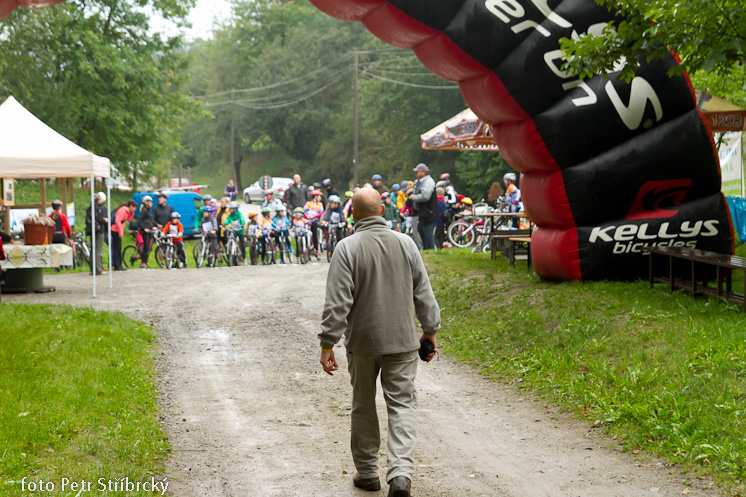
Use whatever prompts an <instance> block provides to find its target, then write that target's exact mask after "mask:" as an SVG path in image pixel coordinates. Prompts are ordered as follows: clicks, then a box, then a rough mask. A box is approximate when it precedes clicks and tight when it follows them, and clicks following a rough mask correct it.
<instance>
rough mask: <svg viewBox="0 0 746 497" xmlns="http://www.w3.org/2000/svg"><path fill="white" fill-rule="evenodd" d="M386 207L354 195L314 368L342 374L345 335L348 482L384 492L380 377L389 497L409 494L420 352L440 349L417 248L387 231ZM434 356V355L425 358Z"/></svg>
mask: <svg viewBox="0 0 746 497" xmlns="http://www.w3.org/2000/svg"><path fill="white" fill-rule="evenodd" d="M384 209H385V208H384V206H383V205H381V198H380V195H379V194H378V192H376V191H375V190H372V189H365V188H363V189H361V190H360V191H358V192H357V193H355V195H354V196H353V197H352V214H353V217H354V220H355V236H351V237H348V238H345V239H344V240H342V241H340V242H339V245H338V246H337V249H336V250H335V252H334V257H332V260H331V263H330V265H329V274H328V277H327V284H326V300H325V302H324V311H323V314H322V322H321V332H320V333H319V335H318V337H319V342H320V345H321V356H320V359H319V362H320V363H321V366H322V367H323V369H324V371H325V372H326V373H327V374H329V375H333V374H334V372H335V371H337V370H338V369H339V366H338V364H337V361H336V359H335V356H334V350H333V348H334V346H335V344H336V343H337V342H338V341H339V340H340V339H341V338H342V336H343V335H344V337H345V342H344V344H345V350H346V353H347V368H348V371H349V374H350V383H351V384H352V410H351V411H350V421H351V431H350V437H351V441H350V447H351V450H352V459H353V462H354V464H355V469H356V472H355V474H354V475H353V477H352V482H353V484H354V485H355V486H356V487H358V488H361V489H363V490H367V491H371V492H372V491H378V490H380V488H381V482H380V479H379V475H378V466H379V460H380V453H379V450H380V443H381V440H380V432H379V424H378V414H377V412H376V381H377V379H378V377H379V375H380V378H381V387H382V389H383V392H384V399H385V400H386V407H387V412H388V431H387V433H388V445H387V447H388V448H387V451H386V453H387V457H386V458H387V461H388V472H387V474H386V481H387V482H388V483H389V486H390V487H389V495H397V496H399V495H402V496H409V495H410V487H411V482H412V475H413V473H414V453H415V446H416V444H417V391H416V389H415V384H414V381H415V376H416V373H417V365H418V362H419V359H418V353H417V351H418V349H419V348H420V344H421V343H422V342H424V341H429V342H430V343H431V344H432V345H433V347H434V348H435V349H436V350H437V340H436V338H435V334H436V333H437V331H438V329H440V307H439V306H438V302H437V300H436V299H435V295H434V294H433V290H432V287H431V286H430V281H429V279H428V275H427V270H426V269H425V265H424V264H423V262H422V258H421V257H420V254H419V252H418V251H417V246H416V245H415V244H414V242H413V241H412V239H411V238H409V237H408V236H406V235H403V234H401V233H396V232H395V231H392V230H390V229H388V228H387V226H386V223H385V221H384V219H383V217H382V214H383V212H384ZM381 261H385V264H382V263H381ZM415 316H416V317H417V319H418V320H419V322H420V325H421V326H422V331H423V333H422V334H418V331H417V328H416V325H415ZM434 356H435V352H432V353H431V354H429V355H427V356H426V357H425V360H427V361H428V362H429V361H431V360H432V358H433V357H434Z"/></svg>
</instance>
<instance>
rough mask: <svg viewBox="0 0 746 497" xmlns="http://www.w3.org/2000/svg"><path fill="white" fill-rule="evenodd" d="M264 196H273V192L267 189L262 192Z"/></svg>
mask: <svg viewBox="0 0 746 497" xmlns="http://www.w3.org/2000/svg"><path fill="white" fill-rule="evenodd" d="M264 194H265V195H274V194H275V192H273V191H272V189H271V188H267V189H266V190H264Z"/></svg>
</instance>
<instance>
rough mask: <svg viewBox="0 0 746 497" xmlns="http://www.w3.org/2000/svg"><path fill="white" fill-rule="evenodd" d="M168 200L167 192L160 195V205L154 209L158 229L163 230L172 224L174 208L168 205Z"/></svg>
mask: <svg viewBox="0 0 746 497" xmlns="http://www.w3.org/2000/svg"><path fill="white" fill-rule="evenodd" d="M167 200H168V195H167V194H166V193H165V192H159V193H158V205H156V206H155V207H153V219H155V224H156V225H157V226H158V229H163V227H164V226H166V225H167V224H168V223H170V222H171V214H173V213H174V207H173V206H172V205H168V204H167V203H166V201H167Z"/></svg>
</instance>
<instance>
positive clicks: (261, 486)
mask: <svg viewBox="0 0 746 497" xmlns="http://www.w3.org/2000/svg"><path fill="white" fill-rule="evenodd" d="M327 268H328V264H326V263H325V262H320V263H319V262H314V263H311V264H307V265H304V266H300V265H287V266H255V267H241V268H226V267H224V268H213V269H210V268H204V269H186V270H171V271H163V270H130V271H128V272H122V273H115V274H114V288H113V289H109V288H108V277H105V278H101V279H100V280H98V281H99V288H98V297H97V298H96V299H93V298H92V297H91V292H90V289H91V287H90V277H89V276H88V275H84V274H67V275H48V276H46V277H45V283H46V284H47V285H54V286H56V287H57V291H56V292H53V293H49V294H30V295H3V299H4V300H6V301H8V302H29V303H40V302H44V303H56V304H63V303H64V304H72V305H80V306H91V307H94V308H96V309H104V310H118V311H121V312H123V313H124V314H126V315H128V316H130V317H132V318H135V319H139V320H142V321H145V322H148V323H150V324H152V325H154V326H155V327H156V328H157V329H158V330H159V333H160V336H159V350H158V352H157V368H158V373H159V380H158V381H159V392H160V405H161V407H162V411H163V423H164V426H165V429H166V431H167V433H168V436H169V439H170V444H171V447H172V450H173V452H172V455H171V458H170V459H169V461H168V462H167V464H166V475H167V476H168V478H169V480H170V481H171V482H172V483H171V485H170V486H169V494H170V495H172V496H178V497H196V496H209V497H213V496H235V497H246V496H257V497H268V496H294V495H301V496H331V495H335V496H356V495H386V491H387V486H386V485H384V486H383V489H382V490H381V492H380V494H379V493H373V494H371V493H368V492H363V491H361V490H358V489H355V488H354V487H353V486H352V482H351V475H352V472H353V471H354V468H353V466H352V461H351V457H350V453H349V423H350V419H349V411H350V386H349V376H348V374H347V370H346V364H344V349H343V347H342V346H339V345H338V346H337V348H336V349H335V352H336V356H337V358H338V359H341V361H340V371H339V372H338V373H337V374H336V375H335V376H334V377H333V378H332V377H329V376H327V375H326V374H324V373H323V371H322V369H321V366H320V365H319V363H318V355H319V348H318V342H317V340H316V334H317V333H318V330H319V323H320V319H321V309H322V306H323V301H324V288H325V282H326V273H327ZM417 383H418V390H419V404H420V436H419V439H420V440H419V445H418V447H417V460H416V462H417V472H416V474H415V479H414V483H413V495H416V496H426V495H429V496H463V495H478V496H510V497H539V496H552V497H557V496H569V497H607V496H608V497H611V496H619V497H637V496H680V495H682V494H684V495H686V494H687V493H688V492H686V490H687V489H688V490H689V491H690V492H691V493H689V495H691V496H700V495H712V496H714V495H718V490H717V489H716V487H713V486H710V485H708V483H707V482H705V481H699V480H695V482H694V484H693V486H690V487H687V486H685V485H684V484H682V479H683V478H687V477H688V478H691V476H687V475H681V474H679V472H678V469H677V468H673V467H668V466H665V465H663V464H661V463H656V462H655V461H650V460H646V461H639V460H637V459H636V457H637V456H633V455H631V454H628V453H622V452H620V451H619V449H618V448H617V447H615V446H614V445H613V441H611V440H609V439H608V438H606V437H604V436H602V435H600V434H598V433H597V430H592V429H590V427H589V426H588V425H587V424H585V423H582V422H579V421H576V420H573V419H572V418H569V417H568V416H567V415H566V414H563V413H559V412H557V411H556V409H554V408H551V407H547V406H545V405H543V404H541V403H538V402H536V401H534V400H531V399H530V398H529V397H526V396H524V395H523V394H521V393H519V392H516V391H515V390H512V389H510V388H508V387H505V386H502V385H500V384H496V383H493V382H489V381H486V380H484V379H483V378H481V377H480V376H479V375H478V374H477V373H476V372H475V371H474V370H473V369H472V368H471V367H469V366H464V365H461V364H459V363H457V362H455V361H453V360H451V359H450V358H448V357H445V356H441V357H440V358H439V360H435V361H433V362H432V363H430V364H427V365H426V364H424V363H423V364H421V366H420V369H419V373H418V378H417ZM378 402H379V408H380V410H379V412H380V413H382V415H381V416H380V417H381V422H382V435H383V440H384V442H385V439H386V436H385V426H386V425H385V414H383V413H385V410H384V404H383V398H382V396H381V395H380V392H379V399H378ZM385 451H386V448H385V445H383V446H382V448H381V452H382V453H385ZM385 464H386V457H385V455H383V456H382V457H381V467H382V472H381V473H382V474H385Z"/></svg>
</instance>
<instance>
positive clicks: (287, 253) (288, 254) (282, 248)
mask: <svg viewBox="0 0 746 497" xmlns="http://www.w3.org/2000/svg"><path fill="white" fill-rule="evenodd" d="M275 233H278V234H279V236H277V242H276V243H277V246H276V249H277V251H278V252H279V253H280V260H281V261H282V260H283V259H285V258H287V260H288V264H292V262H293V246H292V244H291V243H290V236H289V232H288V230H282V231H278V230H275Z"/></svg>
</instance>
